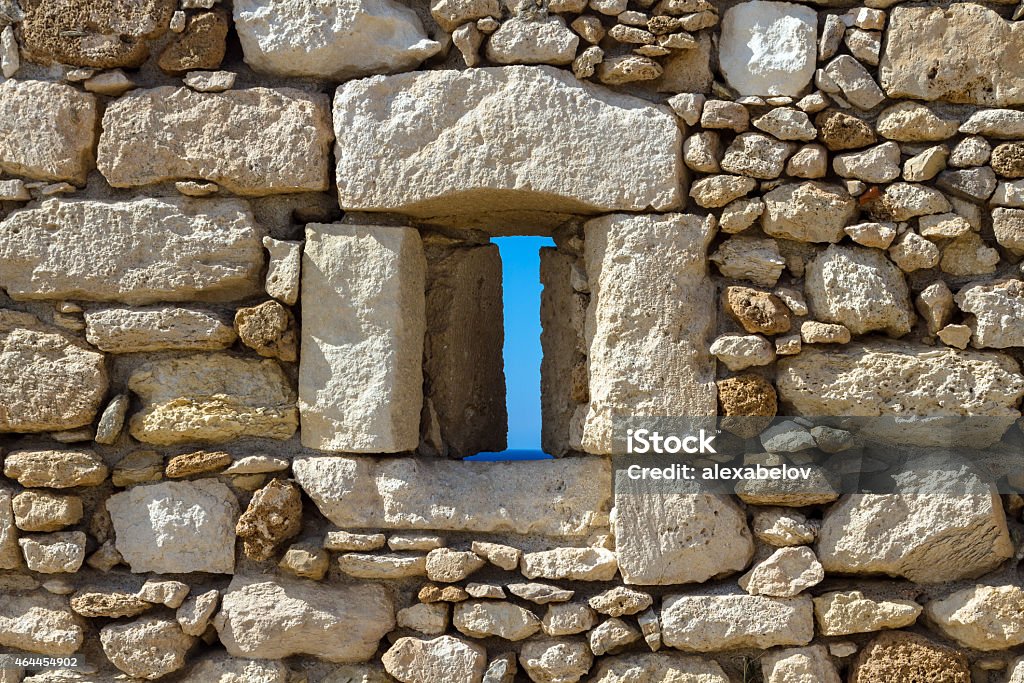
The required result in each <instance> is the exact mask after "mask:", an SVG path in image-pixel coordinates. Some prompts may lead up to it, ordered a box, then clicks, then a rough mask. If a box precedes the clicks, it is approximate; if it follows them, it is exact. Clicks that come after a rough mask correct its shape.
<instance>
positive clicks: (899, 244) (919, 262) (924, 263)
mask: <svg viewBox="0 0 1024 683" xmlns="http://www.w3.org/2000/svg"><path fill="white" fill-rule="evenodd" d="M888 253H889V258H890V259H891V260H892V262H893V263H895V264H896V265H897V266H899V268H900V270H902V271H903V272H904V273H912V272H914V271H915V270H921V269H927V268H934V267H935V266H937V265H938V264H939V259H940V254H939V248H938V247H937V246H936V245H935V243H934V242H930V241H928V240H926V239H925V238H924V237H921V236H920V235H918V234H917V233H916V232H914V231H913V230H907V231H906V232H905V233H903V234H902V235H900V236H899V237H897V238H896V241H895V242H894V243H893V244H892V246H891V247H889V249H888Z"/></svg>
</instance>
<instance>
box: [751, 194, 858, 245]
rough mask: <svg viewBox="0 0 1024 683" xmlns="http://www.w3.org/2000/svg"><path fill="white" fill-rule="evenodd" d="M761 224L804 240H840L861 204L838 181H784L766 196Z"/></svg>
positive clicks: (767, 229)
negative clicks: (832, 182)
mask: <svg viewBox="0 0 1024 683" xmlns="http://www.w3.org/2000/svg"><path fill="white" fill-rule="evenodd" d="M764 203H765V212H764V214H763V215H762V216H761V226H762V228H764V231H765V233H767V234H768V235H771V236H772V237H781V238H785V239H790V240H797V241H800V242H838V241H839V240H841V239H843V237H844V236H845V233H844V231H843V228H845V227H846V225H847V224H848V223H850V222H851V221H852V220H853V218H854V216H856V213H857V204H856V202H855V201H854V199H853V197H851V196H850V194H849V193H848V192H846V190H844V189H843V188H841V187H839V186H837V185H828V184H824V183H818V182H806V183H800V184H798V185H783V186H781V187H778V188H776V189H774V190H772V191H771V192H769V193H768V194H766V195H765V196H764Z"/></svg>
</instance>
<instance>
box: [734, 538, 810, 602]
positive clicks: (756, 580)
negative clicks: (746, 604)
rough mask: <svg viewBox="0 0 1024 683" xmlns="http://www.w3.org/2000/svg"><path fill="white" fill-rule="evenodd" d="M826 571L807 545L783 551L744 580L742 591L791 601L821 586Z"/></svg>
mask: <svg viewBox="0 0 1024 683" xmlns="http://www.w3.org/2000/svg"><path fill="white" fill-rule="evenodd" d="M824 578H825V571H824V570H823V569H822V567H821V563H820V562H818V558H817V557H815V556H814V553H813V552H812V551H811V549H810V548H808V547H806V546H797V547H786V548H779V549H778V550H776V551H775V552H774V553H772V555H771V556H770V557H768V558H767V559H765V560H762V561H761V562H758V563H757V564H755V565H754V567H753V568H752V569H751V570H750V571H748V572H747V573H746V574H744V575H743V576H741V577H740V579H739V585H740V588H742V589H743V590H745V591H747V592H748V593H750V594H751V595H769V596H772V597H777V598H789V597H793V596H795V595H799V594H800V593H801V592H803V591H805V590H807V589H808V588H810V587H812V586H815V585H817V584H819V583H821V581H822V580H824Z"/></svg>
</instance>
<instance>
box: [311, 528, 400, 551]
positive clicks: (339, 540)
mask: <svg viewBox="0 0 1024 683" xmlns="http://www.w3.org/2000/svg"><path fill="white" fill-rule="evenodd" d="M384 540H385V539H384V534H354V533H352V532H350V531H331V532H328V534H327V536H326V537H324V548H325V549H327V550H360V551H363V550H379V549H380V548H383V547H384Z"/></svg>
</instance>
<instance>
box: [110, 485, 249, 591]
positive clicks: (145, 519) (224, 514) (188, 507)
mask: <svg viewBox="0 0 1024 683" xmlns="http://www.w3.org/2000/svg"><path fill="white" fill-rule="evenodd" d="M106 508H107V511H108V512H109V513H110V519H111V521H112V523H113V527H114V533H115V536H116V546H117V550H118V552H119V553H120V554H121V556H122V557H123V558H124V560H125V562H126V563H127V564H128V565H129V566H130V567H131V570H132V571H133V572H135V573H144V572H150V571H154V572H160V573H164V574H184V573H188V572H210V573H215V574H231V573H233V572H234V569H235V533H234V528H235V518H236V517H237V516H238V501H237V499H236V498H235V495H234V494H233V493H231V489H229V488H228V487H227V486H225V485H224V484H221V483H220V482H217V481H213V480H209V479H199V480H197V481H192V482H163V483H160V484H149V485H139V486H135V487H133V488H131V489H128V490H127V491H124V492H122V493H116V494H114V495H112V496H111V497H110V498H108V499H107V503H106Z"/></svg>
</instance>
